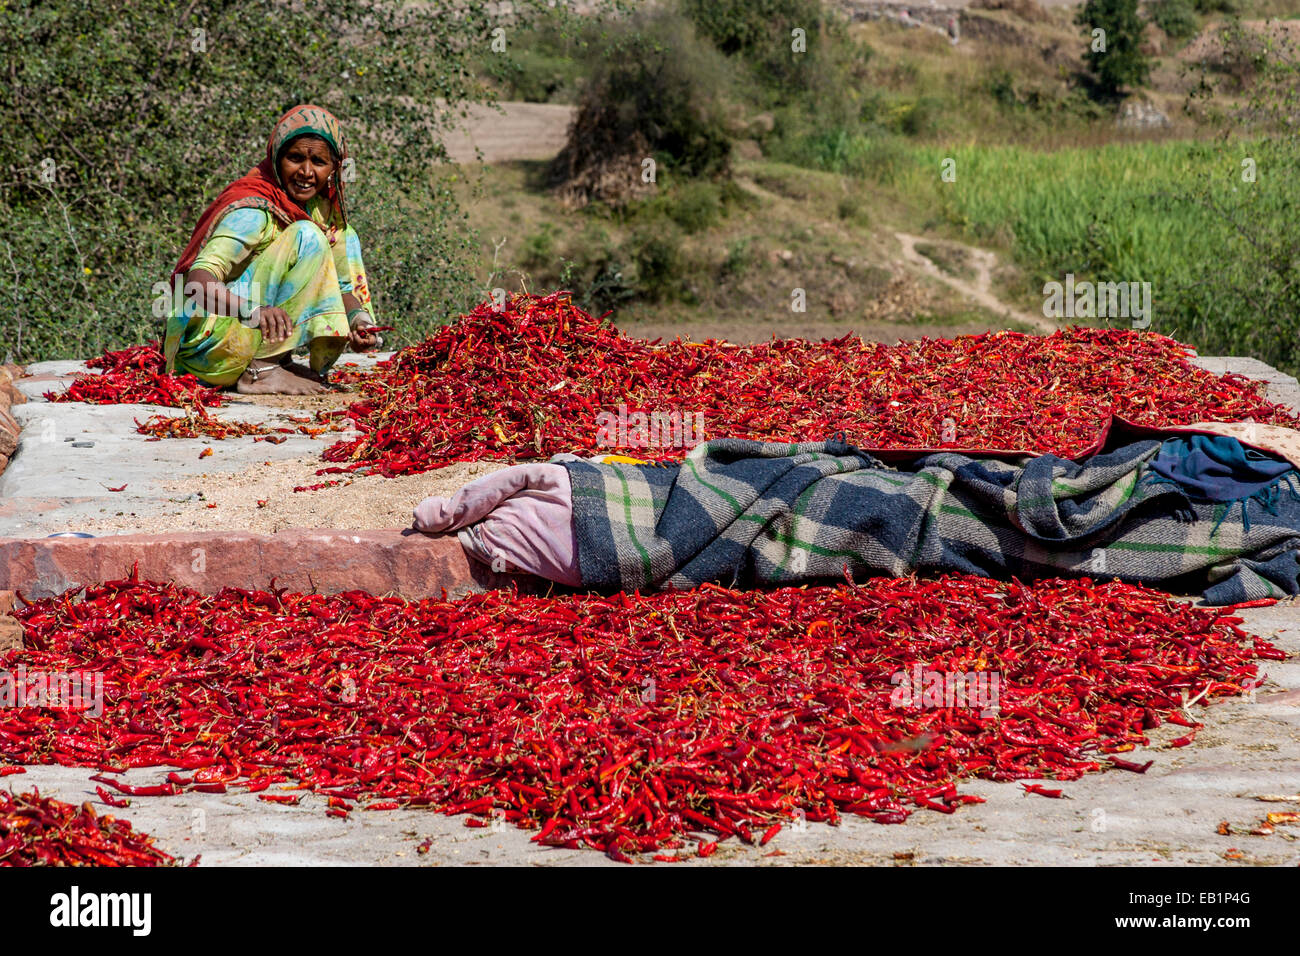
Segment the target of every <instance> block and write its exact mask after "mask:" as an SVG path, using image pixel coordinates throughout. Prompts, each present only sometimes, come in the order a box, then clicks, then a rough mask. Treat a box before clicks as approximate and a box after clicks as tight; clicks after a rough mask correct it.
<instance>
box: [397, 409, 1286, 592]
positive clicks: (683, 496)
mask: <svg viewBox="0 0 1300 956" xmlns="http://www.w3.org/2000/svg"><path fill="white" fill-rule="evenodd" d="M1247 427H1249V429H1250V431H1249V432H1242V433H1243V434H1249V435H1250V436H1251V437H1253V438H1255V439H1256V441H1255V442H1254V444H1257V445H1259V444H1261V442H1260V440H1259V437H1258V436H1259V435H1261V434H1263V435H1265V436H1267V437H1271V438H1272V439H1273V442H1272V445H1271V446H1270V447H1272V448H1275V449H1283V450H1284V451H1283V454H1274V453H1272V452H1270V451H1265V450H1260V448H1257V447H1249V446H1247V445H1243V444H1242V442H1241V441H1240V440H1238V438H1236V437H1234V436H1233V434H1231V433H1232V432H1233V431H1241V430H1242V429H1245V428H1247ZM1194 429H1195V430H1193V429H1178V430H1175V429H1169V430H1165V431H1164V432H1161V433H1160V434H1161V437H1158V438H1143V439H1140V440H1137V441H1131V442H1127V443H1125V444H1123V445H1122V446H1120V447H1114V448H1106V449H1103V450H1099V451H1097V452H1096V453H1094V454H1092V455H1089V456H1088V457H1085V458H1081V459H1080V460H1078V461H1070V460H1067V459H1064V458H1059V457H1057V456H1055V455H1041V456H1037V457H1023V458H1018V459H1016V460H1014V461H1003V460H998V459H996V458H987V457H971V456H968V455H965V454H961V453H957V452H951V451H941V452H937V453H931V454H927V455H924V456H923V457H920V458H918V459H915V460H914V461H911V462H909V463H907V467H906V468H897V467H890V466H888V465H886V464H884V463H883V462H882V461H880V460H878V459H877V458H875V457H873V456H872V455H871V454H869V453H868V452H866V451H863V450H861V449H858V448H855V447H854V446H852V445H848V444H845V443H842V442H837V441H829V442H809V443H804V444H785V443H766V442H756V441H746V440H741V439H730V438H724V439H720V440H715V441H710V442H706V443H704V444H701V445H698V446H696V447H695V448H694V449H693V450H692V451H691V453H690V454H689V455H688V456H687V457H686V459H685V460H684V461H682V462H680V463H677V462H674V463H670V464H648V463H638V462H635V461H634V460H629V459H613V460H611V459H610V458H602V459H593V460H587V459H581V458H577V457H576V456H572V455H559V456H556V457H555V458H553V459H552V460H551V461H550V462H547V463H537V464H527V465H516V466H513V467H509V468H505V469H503V470H501V471H498V472H495V473H493V474H490V475H487V476H484V477H482V478H479V479H477V480H476V481H473V482H470V483H469V484H467V485H465V486H464V487H463V488H461V489H460V490H459V491H458V492H457V493H456V494H455V495H454V496H453V497H452V498H450V499H447V498H441V497H433V498H427V499H425V500H424V501H422V502H420V504H419V505H418V506H417V507H416V509H415V525H414V526H415V528H416V529H417V530H419V531H424V532H431V533H436V532H442V533H445V532H453V531H454V532H455V533H456V534H457V535H458V537H459V539H460V541H461V544H462V545H463V547H464V548H465V551H466V552H467V553H468V554H469V555H470V556H471V557H472V558H473V559H476V560H479V561H482V562H484V563H486V564H488V565H491V566H492V567H493V568H494V569H495V570H497V571H499V572H525V573H530V574H536V575H539V576H541V577H543V578H546V579H548V580H550V581H554V582H556V583H558V584H562V585H566V586H570V587H582V588H589V589H594V590H620V589H621V590H624V591H633V590H641V591H648V590H654V589H659V588H690V587H694V586H697V585H700V584H703V583H705V582H714V583H719V584H724V585H728V586H732V587H758V586H774V585H789V584H799V583H803V582H810V581H816V580H826V579H842V578H843V577H844V575H845V574H846V573H847V574H849V575H869V574H886V575H893V576H898V575H903V574H907V573H909V572H912V571H920V572H928V573H941V572H964V573H969V574H980V575H985V576H989V577H996V578H1004V579H1005V578H1008V577H1010V576H1015V577H1017V578H1020V579H1022V580H1026V579H1032V578H1037V577H1060V576H1067V577H1068V576H1089V577H1093V578H1098V579H1110V578H1119V579H1121V580H1123V581H1128V582H1131V583H1142V584H1154V585H1162V584H1163V585H1166V586H1169V585H1173V584H1175V583H1176V584H1177V585H1178V586H1181V587H1186V586H1187V585H1188V584H1191V583H1193V582H1194V583H1195V585H1196V587H1198V588H1199V587H1202V586H1204V599H1205V601H1206V602H1207V603H1209V604H1215V605H1222V604H1233V603H1237V602H1240V601H1249V600H1255V599H1258V598H1263V597H1281V596H1284V595H1289V594H1296V593H1300V563H1298V559H1300V473H1297V470H1296V467H1295V463H1294V462H1295V460H1296V459H1300V435H1297V433H1295V432H1292V431H1290V430H1289V429H1283V428H1280V427H1277V426H1266V425H1258V426H1255V425H1251V426H1238V425H1228V426H1223V427H1220V426H1218V425H1217V423H1210V424H1204V423H1203V424H1201V425H1197V426H1194ZM1147 431H1150V430H1147ZM1215 431H1218V432H1219V433H1218V434H1216V433H1214V432H1215ZM1264 444H1267V442H1265V443H1264ZM1292 449H1294V450H1292ZM1284 455H1286V456H1288V457H1284Z"/></svg>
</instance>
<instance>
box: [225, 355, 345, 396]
mask: <svg viewBox="0 0 1300 956" xmlns="http://www.w3.org/2000/svg"><path fill="white" fill-rule="evenodd" d="M304 371H310V370H309V369H306V370H304ZM311 374H312V375H313V376H314V375H315V373H314V372H312V373H311ZM235 391H237V392H239V393H240V394H241V395H318V394H320V393H321V392H325V391H329V389H328V388H327V387H326V386H325V385H323V384H322V383H321V382H320V381H319V379H318V378H316V379H313V378H307V377H304V376H302V375H296V374H294V372H293V370H292V369H290V368H286V367H285V366H283V365H280V364H278V363H277V364H262V363H259V362H253V363H252V364H251V365H249V366H248V368H247V369H246V370H245V371H244V374H243V375H241V376H239V381H237V382H235Z"/></svg>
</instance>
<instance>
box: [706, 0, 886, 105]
mask: <svg viewBox="0 0 1300 956" xmlns="http://www.w3.org/2000/svg"><path fill="white" fill-rule="evenodd" d="M682 8H683V10H684V11H685V12H686V15H687V16H689V17H690V18H691V20H692V21H693V22H694V23H695V25H696V27H698V28H699V30H700V32H701V33H703V34H704V35H705V36H707V37H708V38H709V39H710V40H712V41H713V42H714V44H716V45H717V47H718V49H719V50H721V51H722V52H723V53H725V54H727V55H729V56H739V57H740V58H741V59H743V60H745V61H746V62H747V63H749V64H750V65H751V66H752V67H753V70H754V73H755V76H756V77H757V78H758V79H759V80H760V81H761V82H763V83H765V84H767V85H768V86H770V87H772V88H774V89H779V90H782V91H790V90H807V89H810V88H812V87H813V86H814V85H815V84H816V78H817V73H818V67H819V60H820V59H821V58H822V57H823V56H824V55H825V54H824V51H823V49H822V46H821V40H822V32H823V29H824V28H825V26H826V25H827V23H828V17H827V14H826V13H825V11H824V10H823V9H822V5H821V3H820V2H819V0H683V3H682ZM795 30H802V31H803V38H802V39H803V46H804V49H803V50H802V51H796V50H795V49H794V45H795V43H796V37H795V36H794V35H793V34H794V31H795ZM867 56H868V57H869V56H870V53H869V52H868V53H867ZM864 62H865V60H864Z"/></svg>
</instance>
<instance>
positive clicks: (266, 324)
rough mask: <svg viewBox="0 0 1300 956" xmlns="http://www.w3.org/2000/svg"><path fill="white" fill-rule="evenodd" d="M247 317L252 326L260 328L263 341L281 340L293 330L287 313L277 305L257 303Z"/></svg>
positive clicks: (291, 321)
mask: <svg viewBox="0 0 1300 956" xmlns="http://www.w3.org/2000/svg"><path fill="white" fill-rule="evenodd" d="M248 318H249V323H250V324H251V325H252V326H254V327H255V328H260V329H261V330H262V341H264V342H283V341H284V340H285V339H287V338H288V337H289V333H291V332H292V331H293V320H292V319H290V318H289V313H288V312H286V311H284V309H281V308H279V307H278V306H274V305H259V306H258V307H257V308H256V309H254V310H253V314H252V315H250V316H249V317H248Z"/></svg>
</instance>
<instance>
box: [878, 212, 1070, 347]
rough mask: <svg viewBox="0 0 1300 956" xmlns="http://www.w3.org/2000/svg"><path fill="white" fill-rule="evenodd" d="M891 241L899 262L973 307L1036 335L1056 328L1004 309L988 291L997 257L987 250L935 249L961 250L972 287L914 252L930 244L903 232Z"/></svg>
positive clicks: (1007, 307)
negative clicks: (900, 256)
mask: <svg viewBox="0 0 1300 956" xmlns="http://www.w3.org/2000/svg"><path fill="white" fill-rule="evenodd" d="M894 238H896V239H897V240H898V244H899V246H901V247H902V250H903V258H904V259H906V260H907V261H908V262H910V263H912V264H913V265H915V266H919V267H920V268H921V269H922V271H924V272H925V274H926V275H928V276H931V277H932V278H935V279H938V280H939V281H940V282H942V283H944V284H945V285H947V286H949V287H951V288H953V289H955V290H956V291H958V292H960V293H961V294H962V295H963V296H965V297H966V298H968V299H970V300H971V301H972V302H974V303H976V304H977V305H979V306H981V307H983V308H985V309H988V310H989V311H990V312H992V313H994V314H995V315H1004V316H1006V317H1007V318H1010V319H1015V320H1016V321H1018V322H1023V323H1025V324H1026V325H1029V326H1031V327H1032V328H1035V329H1038V330H1039V331H1040V332H1044V333H1050V332H1055V331H1056V326H1055V325H1054V324H1053V323H1052V322H1051V321H1050V320H1049V319H1047V318H1046V317H1044V316H1041V315H1034V314H1033V313H1032V312H1022V311H1020V310H1019V309H1016V308H1014V307H1012V306H1010V305H1007V304H1006V303H1005V302H1003V301H1002V300H1001V299H999V298H998V297H997V296H996V295H994V294H993V292H992V291H991V289H992V284H993V267H994V266H995V265H996V264H997V256H995V255H994V254H993V253H992V252H989V251H988V250H987V249H976V248H975V247H974V246H965V245H962V244H961V243H956V242H949V241H946V240H945V241H942V242H939V243H936V245H945V246H949V247H956V248H960V249H963V250H964V251H965V252H966V254H967V255H968V256H969V259H970V264H971V266H972V268H974V270H975V279H974V283H973V284H972V283H971V282H966V281H965V280H963V279H960V278H958V277H957V276H954V275H949V274H948V273H947V272H944V271H943V270H942V269H940V268H939V267H938V266H937V265H935V264H934V261H933V260H932V259H930V258H929V257H927V256H924V255H922V254H921V253H919V252H917V250H916V244H917V243H918V242H931V241H932V240H929V239H925V238H923V237H921V236H912V235H908V234H907V233H905V232H896V233H894Z"/></svg>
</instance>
